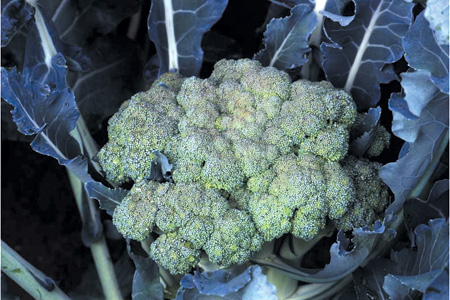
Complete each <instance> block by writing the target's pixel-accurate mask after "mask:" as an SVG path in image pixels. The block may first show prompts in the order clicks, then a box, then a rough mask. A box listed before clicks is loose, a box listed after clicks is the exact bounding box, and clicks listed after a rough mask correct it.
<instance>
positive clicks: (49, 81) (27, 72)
mask: <svg viewBox="0 0 450 300" xmlns="http://www.w3.org/2000/svg"><path fill="white" fill-rule="evenodd" d="M32 31H33V32H31V33H29V36H30V35H34V36H36V35H38V33H37V29H36V27H35V26H33V29H32ZM30 39H31V38H30ZM30 39H29V42H28V43H27V48H28V51H27V52H28V59H26V64H25V68H24V71H23V73H22V74H20V73H18V72H17V71H16V69H15V68H13V69H12V70H9V71H8V70H6V69H4V68H2V70H1V75H2V98H3V99H5V100H6V102H8V103H10V104H11V105H13V106H14V110H13V111H12V114H13V120H14V122H15V123H16V124H17V126H18V130H19V131H20V132H21V133H23V134H26V135H32V134H36V135H37V136H36V138H35V139H34V141H33V142H32V144H31V145H32V147H33V149H34V150H35V151H37V152H39V153H41V154H44V155H49V156H52V157H54V158H56V159H58V161H59V162H60V164H65V163H67V162H68V161H69V160H70V159H72V158H74V157H76V156H77V155H79V154H81V149H80V146H79V145H78V143H77V141H76V140H75V139H74V138H73V137H72V136H71V135H70V131H72V129H73V128H74V127H75V123H76V121H77V119H78V117H79V113H78V109H77V107H76V104H75V100H74V95H73V92H71V91H70V90H69V89H68V88H67V87H66V82H65V76H66V72H67V68H66V65H65V60H64V57H63V56H62V55H61V54H57V55H56V56H54V57H53V58H52V59H51V64H50V65H47V64H45V63H44V61H45V59H44V57H43V53H42V52H43V50H42V48H40V47H39V49H36V43H35V42H33V41H31V42H30ZM37 45H39V46H40V43H38V44H37ZM33 51H38V52H39V53H40V54H41V55H39V54H34V55H33V54H32V52H33ZM32 55H33V57H31V56H32Z"/></svg>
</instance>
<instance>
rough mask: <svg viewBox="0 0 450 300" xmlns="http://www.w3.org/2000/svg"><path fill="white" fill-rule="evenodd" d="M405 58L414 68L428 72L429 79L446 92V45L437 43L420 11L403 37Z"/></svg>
mask: <svg viewBox="0 0 450 300" xmlns="http://www.w3.org/2000/svg"><path fill="white" fill-rule="evenodd" d="M403 47H404V48H405V58H406V61H407V62H408V64H409V65H410V66H411V67H413V68H414V69H418V70H426V71H428V72H430V74H431V76H430V78H431V80H432V81H433V82H434V84H436V85H437V86H438V87H439V88H440V89H441V91H443V92H445V93H448V91H449V89H448V84H449V79H448V64H449V60H448V51H449V50H448V45H446V46H445V45H439V44H438V43H437V42H436V39H435V38H434V35H433V31H432V30H431V28H430V24H429V23H428V21H427V20H426V19H425V17H424V12H421V13H420V14H419V15H418V16H417V18H416V20H415V22H414V24H413V25H412V26H411V28H410V29H409V30H408V33H407V34H406V35H405V36H404V38H403Z"/></svg>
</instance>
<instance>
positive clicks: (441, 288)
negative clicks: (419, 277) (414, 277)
mask: <svg viewBox="0 0 450 300" xmlns="http://www.w3.org/2000/svg"><path fill="white" fill-rule="evenodd" d="M448 282H449V277H448V268H447V269H445V270H443V271H442V272H441V274H440V275H439V276H438V277H437V278H436V279H435V280H434V281H433V282H432V283H431V284H430V285H429V286H428V288H427V290H426V292H425V293H424V295H423V298H422V300H435V299H449V298H450V295H449V288H448V285H449V284H448Z"/></svg>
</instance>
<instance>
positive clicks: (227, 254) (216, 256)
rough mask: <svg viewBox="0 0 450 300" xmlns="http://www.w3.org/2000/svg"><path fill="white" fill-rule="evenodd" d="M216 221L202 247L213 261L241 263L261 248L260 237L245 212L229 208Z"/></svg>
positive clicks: (232, 263)
mask: <svg viewBox="0 0 450 300" xmlns="http://www.w3.org/2000/svg"><path fill="white" fill-rule="evenodd" d="M216 222H217V223H216V224H215V230H214V231H213V233H212V234H211V237H210V238H209V240H208V241H207V242H206V244H205V246H204V247H203V248H204V250H205V251H206V254H208V257H209V259H210V260H211V261H212V262H213V263H216V264H220V265H224V266H229V265H234V264H241V263H243V262H246V261H248V260H249V259H250V257H251V256H252V255H253V254H255V253H256V252H257V251H258V250H259V249H260V248H261V245H262V238H261V236H260V235H259V233H258V232H257V231H256V229H255V225H254V224H253V222H252V219H251V218H250V216H249V215H248V214H247V213H246V212H244V211H240V210H237V209H230V210H228V211H227V212H226V213H225V214H224V215H223V216H222V218H218V219H216Z"/></svg>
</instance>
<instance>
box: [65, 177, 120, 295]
mask: <svg viewBox="0 0 450 300" xmlns="http://www.w3.org/2000/svg"><path fill="white" fill-rule="evenodd" d="M67 173H68V175H69V179H70V183H71V186H72V190H73V193H74V196H75V200H76V203H77V207H78V210H79V212H80V214H81V212H82V210H81V207H82V201H83V200H82V199H83V195H82V193H85V192H86V191H85V190H84V185H83V183H82V182H81V181H80V180H79V179H78V177H76V176H75V175H74V174H73V173H72V172H70V171H69V170H68V171H67ZM89 247H90V249H91V253H92V258H93V259H94V262H95V267H96V268H97V273H98V276H99V278H100V282H101V284H102V288H103V293H104V295H105V297H106V299H108V300H116V299H122V295H121V293H120V289H119V283H118V282H117V278H116V275H115V272H114V266H113V263H112V261H111V257H110V255H109V251H108V246H107V245H106V240H105V238H104V236H103V235H102V236H101V237H100V238H99V239H98V240H97V241H95V242H93V243H91V244H90V246H89Z"/></svg>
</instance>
